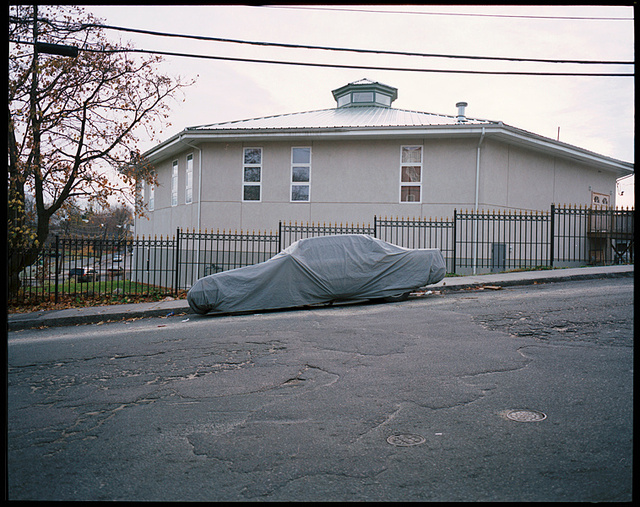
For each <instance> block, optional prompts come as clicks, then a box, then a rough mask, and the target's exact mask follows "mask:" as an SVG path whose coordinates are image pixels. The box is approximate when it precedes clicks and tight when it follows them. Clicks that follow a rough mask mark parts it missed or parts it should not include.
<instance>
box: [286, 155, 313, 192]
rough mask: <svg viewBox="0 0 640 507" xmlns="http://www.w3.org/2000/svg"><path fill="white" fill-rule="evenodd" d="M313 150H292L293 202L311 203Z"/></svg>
mask: <svg viewBox="0 0 640 507" xmlns="http://www.w3.org/2000/svg"><path fill="white" fill-rule="evenodd" d="M310 185H311V148H291V202H309V198H310Z"/></svg>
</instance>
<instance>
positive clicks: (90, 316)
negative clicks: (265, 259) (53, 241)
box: [7, 265, 633, 331]
mask: <svg viewBox="0 0 640 507" xmlns="http://www.w3.org/2000/svg"><path fill="white" fill-rule="evenodd" d="M626 276H628V277H633V265H631V266H629V265H623V266H597V267H586V268H567V269H554V270H545V271H520V272H511V273H495V274H487V275H476V276H459V277H447V278H445V279H444V280H442V281H440V282H438V283H437V284H435V285H430V286H429V289H437V290H441V291H450V290H461V289H466V288H474V287H482V286H497V287H508V286H513V285H530V284H534V283H549V282H561V281H568V280H589V279H598V278H613V277H626ZM181 313H192V311H191V308H190V307H189V303H187V300H186V299H176V300H170V301H157V302H155V303H136V304H128V305H106V306H93V307H86V308H69V309H66V310H49V311H40V312H31V313H18V314H12V315H8V317H7V328H8V330H9V331H18V330H21V329H33V328H38V327H41V326H47V327H55V326H72V325H77V324H93V323H99V322H105V321H115V320H123V319H131V318H140V317H165V316H171V315H178V314H181Z"/></svg>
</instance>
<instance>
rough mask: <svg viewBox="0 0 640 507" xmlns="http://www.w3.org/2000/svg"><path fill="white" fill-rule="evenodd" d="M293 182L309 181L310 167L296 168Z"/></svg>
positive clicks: (292, 177) (292, 176)
mask: <svg viewBox="0 0 640 507" xmlns="http://www.w3.org/2000/svg"><path fill="white" fill-rule="evenodd" d="M291 180H292V181H309V167H308V166H304V167H294V168H293V172H292V174H291Z"/></svg>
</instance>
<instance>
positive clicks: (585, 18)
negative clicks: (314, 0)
mask: <svg viewBox="0 0 640 507" xmlns="http://www.w3.org/2000/svg"><path fill="white" fill-rule="evenodd" d="M257 7H265V8H269V9H298V10H303V11H314V10H315V11H339V12H366V13H374V14H411V15H415V14H418V15H423V16H468V17H483V18H519V19H546V20H565V21H568V20H569V21H576V20H583V21H633V20H634V18H626V17H601V16H541V15H532V14H486V13H482V14H481V13H471V12H425V11H397V10H381V11H376V10H372V9H352V8H345V7H300V6H294V5H259V6H257ZM623 7H624V6H623Z"/></svg>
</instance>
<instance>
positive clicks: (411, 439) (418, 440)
mask: <svg viewBox="0 0 640 507" xmlns="http://www.w3.org/2000/svg"><path fill="white" fill-rule="evenodd" d="M426 441H427V439H426V438H424V437H423V436H422V435H415V434H411V433H401V434H399V435H391V436H390V437H387V442H388V443H390V444H391V445H395V446H397V447H411V446H413V445H420V444H424V443H425V442H426Z"/></svg>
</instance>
